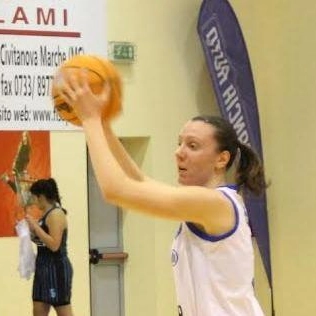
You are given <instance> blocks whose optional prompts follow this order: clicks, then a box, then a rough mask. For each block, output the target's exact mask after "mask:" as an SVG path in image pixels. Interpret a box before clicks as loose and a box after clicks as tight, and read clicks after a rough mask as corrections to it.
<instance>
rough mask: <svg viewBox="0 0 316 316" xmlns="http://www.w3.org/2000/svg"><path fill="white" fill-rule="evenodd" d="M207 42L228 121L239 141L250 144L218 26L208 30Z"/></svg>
mask: <svg viewBox="0 0 316 316" xmlns="http://www.w3.org/2000/svg"><path fill="white" fill-rule="evenodd" d="M205 43H206V45H207V46H208V47H209V48H210V52H211V55H212V57H213V58H212V62H213V66H214V69H215V72H216V77H217V79H218V85H219V89H220V93H221V98H222V100H223V102H224V105H225V110H226V113H227V117H228V121H229V122H230V123H231V124H232V125H233V127H234V129H235V131H236V133H237V136H238V139H239V141H240V142H242V143H244V144H247V145H249V146H250V138H249V133H248V131H247V126H246V123H245V119H244V116H243V113H242V107H241V103H240V99H239V96H238V92H237V89H236V87H235V86H234V85H233V83H230V82H229V74H230V71H231V68H230V64H229V60H228V59H227V58H226V56H225V53H224V50H223V47H222V43H221V40H220V37H219V31H218V29H217V28H216V26H212V27H211V29H210V30H209V31H208V32H207V34H206V36H205Z"/></svg>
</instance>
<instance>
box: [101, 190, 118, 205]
mask: <svg viewBox="0 0 316 316" xmlns="http://www.w3.org/2000/svg"><path fill="white" fill-rule="evenodd" d="M102 193H103V194H102V195H103V199H104V200H105V201H106V202H108V203H111V204H117V200H118V199H119V190H118V189H114V188H104V189H103V190H102Z"/></svg>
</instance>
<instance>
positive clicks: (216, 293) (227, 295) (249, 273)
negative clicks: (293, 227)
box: [172, 187, 264, 316]
mask: <svg viewBox="0 0 316 316" xmlns="http://www.w3.org/2000/svg"><path fill="white" fill-rule="evenodd" d="M218 190H220V191H221V192H222V193H223V194H224V195H225V196H226V197H227V198H228V199H229V200H230V201H231V203H232V205H233V207H234V212H235V225H234V227H233V229H232V230H231V231H229V232H228V233H225V234H223V235H217V236H214V235H209V234H207V233H205V232H203V231H201V230H200V229H199V228H197V226H195V225H194V224H192V223H187V222H186V223H182V224H181V225H180V229H179V231H178V233H177V235H176V237H175V239H174V242H173V246H172V265H173V270H174V277H175V285H176V292H177V300H178V311H179V315H181V316H183V315H184V316H263V315H264V314H263V312H262V310H261V308H260V306H259V303H258V302H257V299H256V298H255V295H254V289H253V285H252V284H253V277H254V253H253V247H252V240H251V231H250V228H249V225H248V217H247V212H246V209H245V207H244V205H243V203H242V202H241V201H239V200H238V198H237V197H238V195H237V192H236V190H235V189H233V188H230V187H219V188H218Z"/></svg>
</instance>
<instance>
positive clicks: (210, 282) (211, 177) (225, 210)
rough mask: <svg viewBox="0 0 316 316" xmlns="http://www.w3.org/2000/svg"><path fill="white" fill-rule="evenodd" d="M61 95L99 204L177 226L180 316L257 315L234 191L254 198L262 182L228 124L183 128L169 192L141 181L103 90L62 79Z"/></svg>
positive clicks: (198, 120)
mask: <svg viewBox="0 0 316 316" xmlns="http://www.w3.org/2000/svg"><path fill="white" fill-rule="evenodd" d="M84 76H85V75H84V74H83V77H84ZM60 90H61V93H62V95H63V98H64V99H65V100H66V101H67V102H68V103H69V104H73V105H74V107H75V110H76V112H77V114H78V116H79V117H80V119H81V120H82V122H83V129H84V132H85V136H86V140H87V143H88V147H89V153H90V156H91V160H92V164H93V168H94V171H95V175H96V178H97V180H98V183H99V186H100V188H101V190H102V192H103V194H104V197H105V199H106V200H107V201H109V202H111V203H114V204H117V205H119V206H121V207H123V208H125V209H130V210H135V211H138V212H142V213H145V214H151V215H154V216H159V217H163V218H166V219H169V220H177V221H180V222H181V225H180V228H179V231H178V233H177V235H176V237H175V240H174V243H173V247H172V264H173V267H174V274H175V282H176V289H177V299H178V304H179V306H178V311H179V315H184V316H262V315H263V312H262V310H261V308H260V306H259V304H258V302H257V300H256V298H255V295H254V290H253V286H252V281H253V276H254V262H253V260H254V258H253V248H252V243H251V233H250V229H249V226H248V222H247V215H246V210H245V206H244V204H243V200H242V197H241V196H240V195H239V194H238V191H239V190H242V189H247V190H250V191H252V192H254V193H260V192H261V191H262V190H263V189H264V187H265V180H264V174H263V168H262V165H261V163H260V160H259V158H258V156H257V155H256V154H255V153H254V152H253V151H252V150H251V149H250V148H249V147H248V146H246V145H243V144H241V143H240V142H239V141H238V139H237V136H236V133H235V131H234V129H233V128H232V126H231V125H230V124H229V123H227V122H226V121H225V120H223V119H221V118H218V117H208V116H199V117H195V118H193V119H191V120H190V121H188V122H187V123H186V124H185V125H184V127H183V128H182V130H181V132H180V134H179V145H178V148H177V150H176V154H175V155H176V161H177V165H178V180H179V183H180V184H181V186H179V187H173V186H170V185H167V184H164V183H161V182H158V181H154V180H153V179H151V178H149V177H147V176H145V175H144V174H143V173H142V172H141V170H139V169H138V167H137V166H136V164H135V163H134V162H133V161H132V160H131V158H130V157H129V156H128V154H127V153H126V152H125V151H124V148H123V147H122V146H121V144H120V142H119V141H118V139H117V138H116V136H115V135H114V134H113V132H112V130H111V127H110V122H107V121H102V119H101V112H102V110H103V107H104V106H103V104H105V103H106V101H107V99H108V94H109V88H107V87H105V88H104V91H103V92H102V93H101V94H100V95H94V94H93V93H92V92H91V90H90V88H89V86H88V84H87V80H86V79H82V78H81V80H78V79H76V78H75V77H68V78H65V82H64V83H63V85H62V87H61V89H60ZM105 106H106V105H105ZM234 161H236V164H237V170H236V184H237V186H230V185H228V184H227V183H226V173H227V170H228V169H229V168H230V167H231V166H232V164H233V163H234Z"/></svg>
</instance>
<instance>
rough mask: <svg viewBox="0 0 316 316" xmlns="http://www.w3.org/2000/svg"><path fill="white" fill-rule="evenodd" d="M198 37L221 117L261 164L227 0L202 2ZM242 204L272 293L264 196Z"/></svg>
mask: <svg viewBox="0 0 316 316" xmlns="http://www.w3.org/2000/svg"><path fill="white" fill-rule="evenodd" d="M198 33H199V36H200V39H201V43H202V46H203V50H204V53H205V57H206V62H207V66H208V70H209V73H210V76H211V78H212V82H213V86H214V90H215V93H216V98H217V102H218V105H219V108H220V111H221V113H222V116H223V117H225V118H226V119H227V120H228V121H229V122H230V123H231V124H232V125H233V126H234V128H235V130H236V132H237V135H238V139H239V140H240V141H241V142H242V143H245V144H248V145H249V146H251V147H252V148H253V149H254V150H255V151H256V152H257V153H258V154H259V156H260V157H261V159H262V160H263V155H262V145H261V134H260V123H259V114H258V109H257V99H256V92H255V86H254V81H253V76H252V71H251V65H250V61H249V57H248V52H247V48H246V45H245V41H244V38H243V35H242V31H241V28H240V26H239V24H238V21H237V18H236V15H235V13H234V11H233V9H232V7H231V6H230V4H229V2H228V1H227V0H204V1H203V3H202V6H201V9H200V15H199V21H198ZM245 202H246V205H247V208H248V211H249V217H250V224H251V228H252V232H253V235H254V236H255V237H256V240H257V244H258V247H259V250H260V254H261V257H262V261H263V264H264V267H265V271H266V273H267V277H268V280H269V284H270V287H271V289H272V272H271V260H270V241H269V229H268V217H267V208H266V195H263V196H260V197H254V196H250V195H249V196H247V197H246V200H245Z"/></svg>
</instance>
